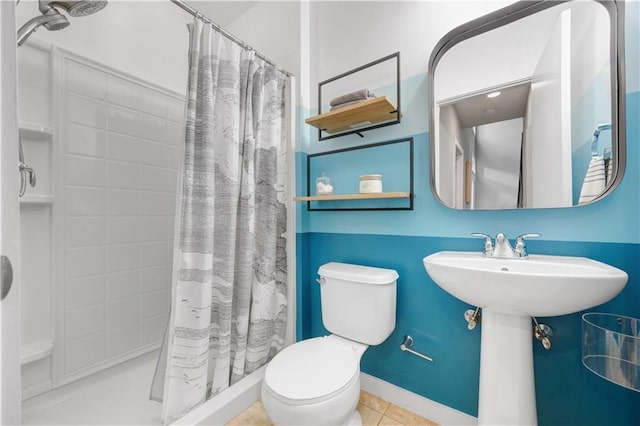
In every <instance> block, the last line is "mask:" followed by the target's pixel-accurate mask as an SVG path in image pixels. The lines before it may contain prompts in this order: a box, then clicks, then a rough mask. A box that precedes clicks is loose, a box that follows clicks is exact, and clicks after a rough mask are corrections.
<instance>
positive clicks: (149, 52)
mask: <svg viewBox="0 0 640 426" xmlns="http://www.w3.org/2000/svg"><path fill="white" fill-rule="evenodd" d="M178 3H180V2H178ZM36 6H37V7H36ZM105 6H107V7H105ZM154 8H156V9H162V12H163V13H165V14H166V15H168V14H170V13H172V14H173V15H171V16H172V22H166V21H165V22H163V25H164V26H168V25H169V24H171V26H172V28H171V29H170V30H167V29H166V28H164V29H162V30H160V29H159V28H152V27H156V24H155V23H152V22H149V24H148V26H149V30H148V31H149V32H150V33H151V34H153V35H157V37H156V38H153V37H148V38H146V39H145V38H143V37H140V38H138V39H136V40H134V41H133V42H131V43H133V44H135V45H132V46H129V45H128V40H132V39H131V37H132V35H133V34H135V33H136V29H135V28H131V29H130V30H129V31H128V33H126V34H120V35H118V34H115V33H111V34H105V35H101V34H100V31H103V32H108V31H109V30H110V29H109V24H108V23H104V21H105V20H106V21H108V20H114V19H121V20H122V19H124V17H127V19H129V20H131V21H133V20H134V18H135V16H137V17H138V18H140V17H142V16H143V15H144V14H145V13H146V12H149V11H152V12H153V9H154ZM23 9H24V10H23ZM103 9H104V10H103ZM170 9H171V11H169V10H170ZM17 13H18V23H22V25H20V28H18V31H17V32H18V35H17V41H18V46H20V47H19V48H18V50H17V62H18V78H17V80H18V125H19V137H20V138H19V139H20V140H19V144H20V151H21V156H20V173H21V175H22V178H23V182H22V185H21V187H22V188H21V192H22V193H23V195H22V196H21V197H20V199H19V229H20V237H19V249H20V266H19V282H20V285H19V287H20V288H19V292H20V323H21V324H20V334H21V336H20V337H21V343H20V364H21V370H20V371H21V373H20V374H21V382H22V384H21V386H22V388H21V395H22V397H21V399H22V401H23V402H22V407H23V410H22V420H23V422H24V424H44V423H49V424H91V423H103V424H104V423H108V424H127V423H128V424H131V423H134V424H160V407H161V406H160V404H159V403H157V402H152V401H149V400H148V396H149V388H150V385H151V381H152V377H153V374H154V370H155V368H156V361H157V358H158V353H159V348H160V345H161V343H162V339H163V336H164V333H165V330H166V328H167V323H168V319H169V311H170V305H171V303H170V298H171V276H172V265H173V262H174V260H173V248H174V233H175V227H176V224H175V216H176V201H177V200H176V193H177V189H178V188H177V186H178V173H179V169H180V167H181V161H182V145H183V143H184V114H185V93H184V89H185V88H186V78H187V72H188V63H187V55H186V52H187V48H188V32H187V31H186V29H185V27H184V23H187V22H190V21H191V19H192V17H191V16H189V15H188V14H185V13H184V12H183V11H181V10H180V9H178V8H176V7H175V5H172V4H171V3H169V2H153V3H149V2H146V4H145V2H140V3H135V2H111V3H110V4H109V5H107V2H105V1H90V2H89V1H77V2H76V1H43V0H40V1H38V2H34V1H28V0H22V1H21V2H19V4H18V5H17ZM155 13H159V12H157V11H156V12H155ZM136 14H137V15H136ZM34 15H36V16H35V17H33V16H34ZM89 15H91V16H89ZM156 17H157V15H156ZM76 18H77V19H76ZM127 22H128V23H130V22H129V21H127ZM138 22H140V21H138ZM140 25H141V27H143V25H142V24H140ZM58 30H62V31H58ZM143 30H145V31H146V30H147V28H143ZM137 31H138V32H139V31H140V28H138V29H137ZM91 32H94V33H93V34H92V33H91ZM161 32H164V33H166V34H164V37H166V38H169V37H173V39H174V40H171V41H165V42H163V41H162V40H161V38H162V35H160V34H161ZM35 34H37V35H35ZM107 36H109V37H112V38H113V40H112V41H108V39H109V37H107ZM176 38H177V39H178V40H175V39H176ZM90 43H95V44H94V45H93V46H91V47H88V46H87V45H89V44H90ZM143 43H146V44H147V47H146V48H145V49H141V48H142V46H144V45H143ZM105 46H109V50H108V51H107V50H105V51H103V52H98V53H95V54H94V51H95V50H96V49H105ZM92 50H93V51H92ZM136 50H137V52H136ZM142 50H143V51H142ZM111 51H113V52H114V53H113V54H112V53H110V52H111ZM115 52H117V53H115ZM167 55H168V56H169V57H171V62H172V63H171V65H170V66H169V65H168V66H167V69H161V67H156V68H155V70H157V72H154V64H155V65H156V66H157V65H159V64H162V63H163V62H165V61H166V60H167V58H166V56H167ZM138 56H139V57H140V61H141V63H139V62H136V61H134V60H132V59H133V58H136V57H138ZM116 57H118V58H116ZM114 58H116V59H114ZM144 59H147V60H148V61H147V63H145V62H144ZM140 70H143V72H141V71H140ZM173 71H175V72H173ZM176 75H179V78H175V76H176ZM156 76H159V77H157V78H156ZM164 82H170V84H163V83H164ZM291 167H292V166H291ZM289 229H292V228H291V227H290V228H289ZM288 232H291V231H288ZM289 240H291V238H289ZM288 250H289V252H291V247H289V249H288ZM290 312H291V311H290ZM289 316H291V315H289ZM291 334H292V333H291V332H289V337H288V339H289V340H290V339H291V338H292V336H291Z"/></svg>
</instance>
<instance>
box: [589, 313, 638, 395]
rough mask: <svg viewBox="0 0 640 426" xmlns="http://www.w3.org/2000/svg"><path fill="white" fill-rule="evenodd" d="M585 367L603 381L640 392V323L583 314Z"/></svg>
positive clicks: (617, 317)
mask: <svg viewBox="0 0 640 426" xmlns="http://www.w3.org/2000/svg"><path fill="white" fill-rule="evenodd" d="M582 364H584V366H585V367H587V369H589V370H590V371H592V372H593V373H595V374H597V375H598V376H600V377H602V378H603V379H606V380H608V381H610V382H613V383H615V384H617V385H620V386H623V387H625V388H627V389H631V390H634V391H636V392H640V320H638V319H635V318H630V317H626V316H624V315H615V314H605V313H596V312H591V313H587V314H584V315H582Z"/></svg>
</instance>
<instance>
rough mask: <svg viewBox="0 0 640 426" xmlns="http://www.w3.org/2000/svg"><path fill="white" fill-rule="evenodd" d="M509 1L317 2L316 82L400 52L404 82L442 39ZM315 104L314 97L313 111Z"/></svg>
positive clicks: (419, 69)
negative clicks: (459, 26) (460, 26)
mask: <svg viewBox="0 0 640 426" xmlns="http://www.w3.org/2000/svg"><path fill="white" fill-rule="evenodd" d="M509 3H513V2H512V1H490V2H477V1H456V2H445V1H441V2H429V1H428V2H420V1H402V2H392V1H385V2H371V1H369V2H360V1H340V2H331V1H323V2H317V3H316V4H315V6H316V7H315V18H314V20H313V27H312V29H311V31H313V32H315V34H316V41H315V44H314V45H313V46H312V47H311V50H312V52H313V53H314V56H315V58H314V60H313V66H314V67H316V68H317V74H318V76H317V79H318V80H319V81H321V80H324V79H327V78H330V77H333V76H335V75H337V74H340V73H343V72H345V71H348V70H350V69H353V68H356V67H358V66H360V65H363V64H365V63H367V62H370V61H372V60H375V59H378V58H380V57H381V56H384V54H390V53H393V52H396V51H398V50H399V51H400V55H401V76H402V78H407V77H409V76H413V75H416V74H420V73H425V72H426V71H427V67H428V63H429V57H430V55H431V51H432V50H433V48H434V47H435V44H436V42H437V41H438V40H439V39H440V38H441V37H442V36H444V35H445V34H446V33H447V32H448V31H450V30H451V29H453V28H454V27H455V26H457V25H460V24H462V23H464V22H467V21H469V20H471V19H474V18H477V17H479V16H482V15H484V14H485V13H487V12H490V11H493V10H495V9H498V8H500V7H504V6H506V5H508V4H509ZM365 11H366V12H365ZM382 52H384V53H382ZM391 78H393V76H392V77H391ZM391 82H392V80H391V79H390V80H389V81H388V82H387V84H388V83H391ZM316 83H317V82H316ZM312 91H313V90H312ZM316 102H317V101H316V100H315V99H313V104H312V105H311V107H313V106H314V105H315V103H316Z"/></svg>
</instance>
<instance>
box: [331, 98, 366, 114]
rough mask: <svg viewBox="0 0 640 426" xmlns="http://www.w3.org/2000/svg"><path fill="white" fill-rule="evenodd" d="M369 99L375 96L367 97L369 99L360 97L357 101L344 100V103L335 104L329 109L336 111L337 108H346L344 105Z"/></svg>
mask: <svg viewBox="0 0 640 426" xmlns="http://www.w3.org/2000/svg"><path fill="white" fill-rule="evenodd" d="M369 99H375V97H373V98H367V99H360V100H357V101H348V102H343V103H341V104H337V105H333V106H332V107H331V108H330V109H329V111H335V110H337V109H340V108H344V107H346V106H349V105H355V104H359V103H361V102H365V101H368V100H369Z"/></svg>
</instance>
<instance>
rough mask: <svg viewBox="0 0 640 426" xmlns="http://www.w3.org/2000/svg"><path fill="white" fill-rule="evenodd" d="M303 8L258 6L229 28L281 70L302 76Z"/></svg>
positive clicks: (293, 3) (293, 4)
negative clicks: (301, 24)
mask: <svg viewBox="0 0 640 426" xmlns="http://www.w3.org/2000/svg"><path fill="white" fill-rule="evenodd" d="M195 5H196V7H197V5H198V3H195ZM300 7H301V6H300V3H299V2H297V1H261V2H257V3H256V4H255V5H254V6H252V7H251V8H249V9H247V11H246V12H244V13H243V14H242V15H240V16H238V17H237V18H236V19H234V20H233V21H231V22H229V23H228V24H227V25H226V26H225V28H226V29H227V30H228V31H229V32H230V33H231V34H233V35H235V36H237V37H238V38H240V39H241V40H242V41H244V42H245V43H247V44H249V45H250V46H252V47H253V48H255V49H256V50H257V51H258V52H260V53H261V54H263V55H264V56H266V57H267V58H269V59H270V60H272V61H273V62H274V63H276V64H277V65H278V66H280V67H281V68H284V69H286V70H287V71H289V72H292V73H293V74H295V75H296V76H300V57H301V56H300ZM214 19H215V18H214Z"/></svg>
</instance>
